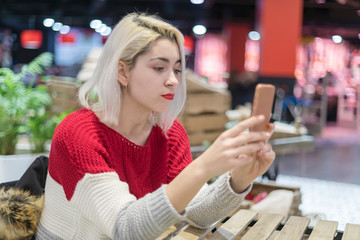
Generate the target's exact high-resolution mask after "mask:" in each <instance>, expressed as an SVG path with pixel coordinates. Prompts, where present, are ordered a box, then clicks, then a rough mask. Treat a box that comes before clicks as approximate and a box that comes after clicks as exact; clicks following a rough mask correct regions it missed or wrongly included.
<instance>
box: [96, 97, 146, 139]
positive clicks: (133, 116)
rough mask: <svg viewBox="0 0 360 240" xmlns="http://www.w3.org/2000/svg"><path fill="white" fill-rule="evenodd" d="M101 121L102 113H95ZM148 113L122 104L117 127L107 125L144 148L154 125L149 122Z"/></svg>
mask: <svg viewBox="0 0 360 240" xmlns="http://www.w3.org/2000/svg"><path fill="white" fill-rule="evenodd" d="M95 114H96V115H97V116H98V118H99V119H102V117H101V113H100V112H96V113H95ZM150 114H151V113H147V112H146V111H139V109H137V108H134V107H132V106H130V105H127V104H122V106H121V109H120V115H119V119H118V124H117V125H112V124H108V123H104V124H106V125H107V126H108V127H110V128H112V129H113V130H115V131H116V132H118V133H120V134H121V135H122V136H123V137H125V138H126V139H128V140H129V141H131V142H133V143H135V144H137V145H140V146H144V145H146V143H147V139H148V137H149V135H150V132H151V130H152V127H153V125H152V123H150V121H149V115H150Z"/></svg>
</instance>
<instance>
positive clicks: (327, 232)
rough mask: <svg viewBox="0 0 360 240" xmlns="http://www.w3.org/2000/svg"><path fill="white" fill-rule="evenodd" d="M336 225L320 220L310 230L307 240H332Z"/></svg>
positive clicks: (335, 223) (332, 222) (333, 222)
mask: <svg viewBox="0 0 360 240" xmlns="http://www.w3.org/2000/svg"><path fill="white" fill-rule="evenodd" d="M337 225H338V223H337V222H335V221H328V220H320V221H319V222H318V223H317V224H316V225H315V227H314V229H313V230H312V232H311V234H310V237H309V240H333V239H334V236H335V232H336V228H337Z"/></svg>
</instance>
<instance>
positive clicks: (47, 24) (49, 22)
mask: <svg viewBox="0 0 360 240" xmlns="http://www.w3.org/2000/svg"><path fill="white" fill-rule="evenodd" d="M54 22H55V20H54V19H52V18H46V19H44V21H43V24H44V26H45V27H51V26H52V25H53V24H54Z"/></svg>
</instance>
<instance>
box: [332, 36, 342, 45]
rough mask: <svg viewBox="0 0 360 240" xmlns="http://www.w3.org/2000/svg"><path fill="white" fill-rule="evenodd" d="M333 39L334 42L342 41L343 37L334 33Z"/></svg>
mask: <svg viewBox="0 0 360 240" xmlns="http://www.w3.org/2000/svg"><path fill="white" fill-rule="evenodd" d="M332 40H333V41H334V43H341V42H342V37H341V36H339V35H334V36H332Z"/></svg>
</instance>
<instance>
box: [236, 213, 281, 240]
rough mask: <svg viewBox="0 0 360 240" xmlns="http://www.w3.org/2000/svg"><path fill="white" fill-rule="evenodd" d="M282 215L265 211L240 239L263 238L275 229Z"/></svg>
mask: <svg viewBox="0 0 360 240" xmlns="http://www.w3.org/2000/svg"><path fill="white" fill-rule="evenodd" d="M283 218H284V217H283V216H281V215H278V214H272V213H265V214H264V215H263V216H262V217H261V218H260V220H259V221H258V222H257V223H256V224H255V225H254V226H253V227H252V228H250V230H249V231H248V232H247V233H246V234H245V236H244V237H243V238H242V240H265V239H268V237H269V236H270V235H271V234H272V233H273V232H274V231H275V229H276V228H277V226H279V224H280V222H281V221H282V219H283Z"/></svg>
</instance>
